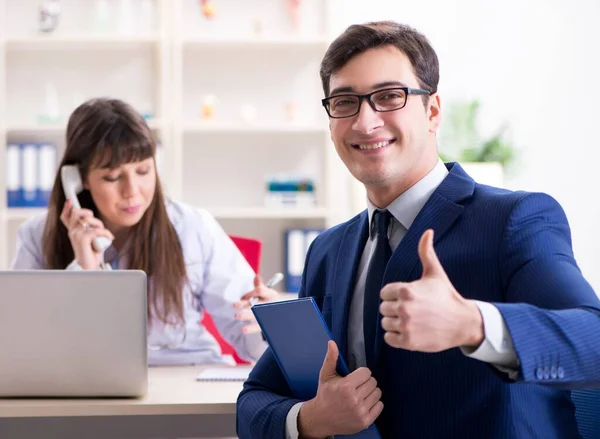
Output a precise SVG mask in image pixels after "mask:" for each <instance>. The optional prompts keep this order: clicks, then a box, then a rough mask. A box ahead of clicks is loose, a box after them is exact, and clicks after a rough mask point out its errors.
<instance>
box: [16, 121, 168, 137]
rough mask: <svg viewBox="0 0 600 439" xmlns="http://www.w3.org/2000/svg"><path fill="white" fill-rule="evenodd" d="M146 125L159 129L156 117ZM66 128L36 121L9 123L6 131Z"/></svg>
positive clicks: (60, 131)
mask: <svg viewBox="0 0 600 439" xmlns="http://www.w3.org/2000/svg"><path fill="white" fill-rule="evenodd" d="M148 126H149V127H150V128H151V129H153V130H155V129H160V127H161V123H160V120H158V119H151V120H150V121H148ZM66 129H67V124H66V122H65V123H64V124H37V123H26V122H25V123H9V124H8V126H7V127H6V131H7V132H9V133H12V132H18V133H49V134H62V133H63V132H64V131H65V130H66Z"/></svg>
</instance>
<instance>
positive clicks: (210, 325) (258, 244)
mask: <svg viewBox="0 0 600 439" xmlns="http://www.w3.org/2000/svg"><path fill="white" fill-rule="evenodd" d="M230 238H231V240H232V241H233V242H234V244H235V245H236V246H237V248H238V249H239V250H240V252H241V253H242V255H244V257H245V258H246V260H247V261H248V264H250V267H252V269H253V270H254V272H255V273H259V270H260V257H261V254H262V241H259V240H258V239H254V238H246V237H242V236H230ZM200 323H202V324H203V325H204V327H205V328H206V330H207V331H208V332H209V333H210V334H211V335H212V336H213V337H214V338H215V339H216V340H217V342H218V343H219V346H220V347H221V353H222V354H223V355H231V356H232V357H233V358H234V360H235V362H236V363H237V364H248V362H247V361H244V360H242V359H241V358H240V357H239V355H238V354H237V352H236V351H235V349H234V348H233V346H231V345H230V344H229V343H228V342H227V341H226V340H225V339H224V338H223V337H222V336H221V334H220V333H219V330H218V329H217V327H216V325H215V322H214V321H213V319H212V317H211V316H210V314H208V313H207V312H206V311H204V317H203V318H202V321H201V322H200Z"/></svg>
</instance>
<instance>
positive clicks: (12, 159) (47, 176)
mask: <svg viewBox="0 0 600 439" xmlns="http://www.w3.org/2000/svg"><path fill="white" fill-rule="evenodd" d="M56 166H57V152H56V145H54V144H52V143H9V144H8V145H7V148H6V178H7V180H6V190H7V194H6V195H7V204H8V207H45V206H47V205H48V200H49V198H50V192H51V191H52V186H53V185H54V178H55V175H56Z"/></svg>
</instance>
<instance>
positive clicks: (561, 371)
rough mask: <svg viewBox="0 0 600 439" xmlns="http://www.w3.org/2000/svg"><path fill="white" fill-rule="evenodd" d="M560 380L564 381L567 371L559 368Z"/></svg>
mask: <svg viewBox="0 0 600 439" xmlns="http://www.w3.org/2000/svg"><path fill="white" fill-rule="evenodd" d="M557 372H558V379H559V380H562V379H563V378H564V377H565V370H564V369H563V368H562V367H560V366H559V367H558V371H557Z"/></svg>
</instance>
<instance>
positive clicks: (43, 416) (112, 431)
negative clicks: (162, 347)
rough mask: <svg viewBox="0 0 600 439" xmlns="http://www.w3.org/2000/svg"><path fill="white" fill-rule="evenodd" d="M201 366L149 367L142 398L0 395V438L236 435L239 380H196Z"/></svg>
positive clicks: (107, 438) (44, 438) (90, 438)
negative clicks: (62, 397) (46, 397)
mask: <svg viewBox="0 0 600 439" xmlns="http://www.w3.org/2000/svg"><path fill="white" fill-rule="evenodd" d="M202 369H203V368H202V367H158V368H154V367H152V368H150V369H149V377H148V393H147V395H146V396H145V397H143V398H140V399H0V438H2V439H12V438H19V439H21V438H23V439H25V438H27V439H37V438H40V439H54V438H57V439H58V438H61V439H62V438H78V439H79V438H86V439H88V438H89V439H113V438H114V439H116V438H119V439H123V438H127V439H136V438H186V437H194V438H202V437H213V438H214V437H233V436H235V403H236V400H237V396H238V394H239V392H240V391H241V390H242V384H243V383H242V382H241V381H239V382H198V381H196V380H195V377H196V375H198V373H200V371H201V370H202Z"/></svg>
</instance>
